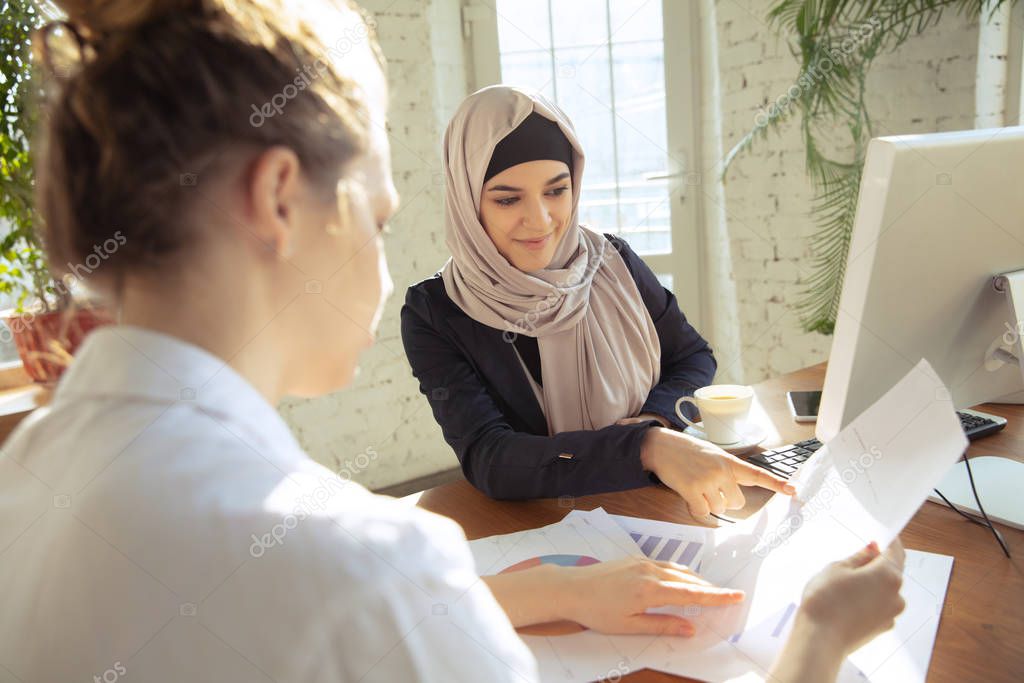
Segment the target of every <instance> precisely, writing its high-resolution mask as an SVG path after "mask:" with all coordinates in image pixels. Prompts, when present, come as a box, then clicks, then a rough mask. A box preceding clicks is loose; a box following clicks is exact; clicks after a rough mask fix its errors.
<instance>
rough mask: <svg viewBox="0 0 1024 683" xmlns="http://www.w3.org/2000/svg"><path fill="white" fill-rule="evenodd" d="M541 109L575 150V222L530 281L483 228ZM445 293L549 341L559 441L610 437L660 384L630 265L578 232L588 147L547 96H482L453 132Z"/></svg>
mask: <svg viewBox="0 0 1024 683" xmlns="http://www.w3.org/2000/svg"><path fill="white" fill-rule="evenodd" d="M533 111H537V113H539V114H541V115H542V116H544V117H545V118H548V119H551V120H552V121H555V122H556V123H558V125H559V127H560V128H561V129H562V132H563V133H564V134H565V137H566V138H568V140H569V142H570V144H571V145H572V148H573V168H572V169H571V171H572V215H571V216H570V218H569V225H570V226H571V227H569V228H568V229H567V230H566V231H565V233H564V236H563V238H562V241H561V243H560V244H559V246H558V248H557V250H556V251H555V255H554V258H553V259H552V261H551V264H550V265H549V266H548V267H547V268H545V269H544V270H539V271H534V272H529V273H527V272H523V271H521V270H518V269H517V268H515V267H514V266H512V265H511V264H510V263H509V262H508V260H507V259H506V258H505V257H504V256H502V255H501V254H500V253H498V250H497V248H496V247H495V246H494V243H493V242H491V238H490V237H488V235H487V233H486V232H485V230H484V227H483V225H482V224H481V223H480V218H479V216H480V194H481V192H482V190H483V184H484V175H485V173H486V171H487V165H488V164H489V163H490V160H491V153H492V152H493V151H494V148H495V146H496V145H497V144H498V142H499V141H501V139H502V138H504V137H505V136H506V135H508V134H509V133H511V132H512V131H513V130H515V128H516V127H517V126H518V125H519V124H520V123H521V122H522V121H523V119H525V118H526V117H527V116H529V114H530V113H531V112H533ZM444 166H445V174H446V177H447V182H446V193H445V213H446V223H447V225H446V231H445V235H446V242H447V245H448V249H449V250H450V251H451V254H452V257H451V259H449V261H448V263H447V264H445V267H444V270H443V271H442V273H441V274H442V277H443V278H444V284H445V289H446V290H447V292H448V296H449V297H451V299H452V301H454V302H455V304H456V305H457V306H458V307H459V308H461V309H462V310H463V311H464V312H465V313H466V315H468V316H469V317H471V318H473V319H474V320H476V321H478V322H481V323H483V324H484V325H487V326H489V327H493V328H496V329H500V330H504V332H505V334H504V337H505V341H507V342H509V343H512V342H513V341H515V338H516V335H517V334H525V335H528V336H532V337H537V342H538V347H539V349H540V363H541V374H542V376H543V381H544V384H543V397H542V398H543V400H542V401H541V404H542V407H543V410H544V414H545V416H546V417H547V421H548V430H549V433H550V434H558V433H560V432H565V431H572V430H577V429H601V428H602V427H606V426H608V425H610V424H613V423H615V421H616V420H619V419H621V418H624V417H630V416H633V415H636V414H637V413H638V412H639V411H640V408H641V407H642V406H643V404H644V401H646V399H647V395H648V394H649V393H650V391H651V389H652V388H653V387H654V386H655V385H656V384H657V383H658V377H659V373H660V358H661V345H660V343H659V342H658V335H657V331H656V330H655V328H654V321H653V320H651V315H650V313H649V312H648V311H647V307H646V306H645V305H644V302H643V300H642V299H641V297H640V292H639V290H638V289H637V287H636V283H635V282H634V280H633V278H632V276H630V274H629V270H628V269H627V268H626V264H625V262H624V261H623V260H622V256H620V255H619V253H618V251H617V250H616V249H615V247H614V246H613V245H612V244H611V243H610V242H609V241H608V240H607V239H606V238H605V237H604V236H603V235H601V234H600V233H597V232H594V231H593V230H591V229H589V228H587V227H584V226H582V225H579V224H578V222H577V221H578V214H579V211H578V210H579V201H580V187H581V182H580V181H581V179H582V176H583V150H582V148H581V147H580V144H579V141H578V140H577V139H576V134H575V131H574V130H573V127H572V122H570V121H569V118H568V117H567V116H566V115H565V113H564V112H562V110H561V109H559V108H558V105H556V104H554V103H553V102H551V101H550V100H548V99H547V98H545V97H544V96H543V95H540V94H537V93H531V92H526V91H523V90H520V89H518V88H510V87H507V86H491V87H488V88H484V89H483V90H479V91H477V92H476V93H474V94H472V95H470V96H469V97H468V98H466V100H465V101H464V102H463V103H462V105H461V106H460V107H459V109H458V111H456V112H455V115H454V116H453V117H452V120H451V122H450V123H449V124H448V130H447V131H445V135H444Z"/></svg>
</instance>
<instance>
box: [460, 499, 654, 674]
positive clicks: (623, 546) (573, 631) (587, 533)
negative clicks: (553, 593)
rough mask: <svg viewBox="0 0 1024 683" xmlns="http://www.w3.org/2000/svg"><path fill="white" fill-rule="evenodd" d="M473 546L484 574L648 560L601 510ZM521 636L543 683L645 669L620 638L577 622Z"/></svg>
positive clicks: (547, 626) (531, 630) (529, 630)
mask: <svg viewBox="0 0 1024 683" xmlns="http://www.w3.org/2000/svg"><path fill="white" fill-rule="evenodd" d="M469 547H470V550H471V551H472V553H473V559H474V560H475V562H476V568H477V572H478V573H479V574H480V575H481V576H487V575H490V574H500V573H502V572H512V571H518V570H521V569H526V568H529V567H534V566H537V565H540V564H557V565H562V566H577V567H582V566H586V565H589V564H596V563H597V562H606V561H609V560H619V559H623V558H627V557H642V556H643V554H642V553H641V552H640V548H639V547H638V546H637V545H636V543H634V542H633V539H632V538H630V537H629V534H627V533H626V532H625V531H623V530H622V528H621V527H620V526H619V525H618V524H616V523H615V522H614V521H612V519H611V517H610V516H609V515H608V514H607V513H606V512H605V511H604V510H602V509H600V508H598V509H596V510H592V511H590V512H581V511H578V510H574V511H573V512H572V513H570V514H569V515H567V516H566V517H565V518H564V519H563V520H562V521H560V522H556V523H555V524H550V525H548V526H545V527H541V528H539V529H529V530H527V531H520V532H517V533H513V534H505V535H503V536H491V537H490V538H481V539H479V540H476V541H471V542H470V544H469ZM595 597H596V598H597V599H599V596H595ZM519 634H520V636H521V637H522V638H523V641H524V642H525V643H526V645H527V647H529V648H530V650H531V651H532V652H533V655H534V657H536V658H537V667H538V670H539V672H540V676H541V680H542V681H592V680H598V679H603V678H613V679H615V678H619V677H621V676H623V675H625V674H626V673H629V672H630V671H635V670H638V669H639V668H640V667H638V666H636V665H635V664H632V658H631V656H630V654H629V653H628V652H627V651H625V650H623V649H622V648H621V646H620V645H619V644H618V643H617V641H616V638H615V637H609V636H606V635H603V634H600V633H595V632H594V631H590V630H587V629H584V628H583V627H581V626H579V625H578V624H574V623H571V622H555V623H551V624H541V625H538V626H531V627H527V628H524V629H520V630H519Z"/></svg>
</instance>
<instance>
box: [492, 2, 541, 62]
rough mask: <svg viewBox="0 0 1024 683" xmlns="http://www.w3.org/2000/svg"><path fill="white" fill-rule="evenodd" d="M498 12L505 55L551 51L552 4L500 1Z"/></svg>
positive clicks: (499, 35)
mask: <svg viewBox="0 0 1024 683" xmlns="http://www.w3.org/2000/svg"><path fill="white" fill-rule="evenodd" d="M495 9H496V11H497V13H498V43H499V44H500V45H501V52H502V53H505V52H519V51H521V50H538V49H550V48H551V40H550V36H551V33H550V27H549V25H548V0H498V3H497V5H495ZM502 61H503V62H504V60H502ZM502 67H504V63H503V64H502Z"/></svg>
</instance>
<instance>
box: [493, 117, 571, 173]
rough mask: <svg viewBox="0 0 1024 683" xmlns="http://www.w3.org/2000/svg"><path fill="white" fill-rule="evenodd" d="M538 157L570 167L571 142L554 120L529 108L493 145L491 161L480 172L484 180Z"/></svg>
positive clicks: (536, 159) (535, 159)
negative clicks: (513, 128) (495, 144)
mask: <svg viewBox="0 0 1024 683" xmlns="http://www.w3.org/2000/svg"><path fill="white" fill-rule="evenodd" d="M540 159H551V160H554V161H564V162H565V165H566V166H568V167H569V171H570V172H571V171H572V145H571V144H569V139H568V138H566V137H565V134H564V133H562V129H561V128H559V127H558V124H557V123H555V122H554V121H552V120H551V119H547V118H544V116H542V115H541V114H538V113H537V112H533V113H531V114H530V115H529V116H527V117H526V118H525V119H523V122H522V123H520V124H519V125H518V126H516V128H515V130H513V131H512V132H511V133H509V134H508V135H506V136H505V137H504V138H502V139H501V141H500V142H499V143H498V144H497V146H496V147H495V148H494V153H493V154H491V163H489V164H488V165H487V173H485V174H484V182H485V183H486V182H487V181H488V180H490V179H491V178H493V177H494V176H496V175H498V174H499V173H501V172H502V171H504V170H505V169H506V168H512V167H513V166H515V165H516V164H524V163H526V162H527V161H538V160H540Z"/></svg>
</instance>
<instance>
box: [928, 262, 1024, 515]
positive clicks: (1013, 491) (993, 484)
mask: <svg viewBox="0 0 1024 683" xmlns="http://www.w3.org/2000/svg"><path fill="white" fill-rule="evenodd" d="M993 284H994V286H995V288H996V291H999V292H1002V293H1003V294H1005V295H1006V297H1007V303H1008V304H1009V306H1010V320H1013V321H1015V322H1016V324H1015V326H1014V330H1015V331H1016V335H1014V334H1013V331H1012V330H1011V331H1010V332H1008V334H1009V336H1010V339H1006V340H1003V341H1004V343H1005V345H1003V346H993V348H991V349H989V354H988V356H987V357H986V359H985V366H986V369H989V370H994V369H997V368H998V366H999V365H1002V364H1007V363H1008V364H1015V365H1017V366H1018V367H1020V368H1021V377H1022V379H1024V364H1022V363H1021V361H1020V359H1021V349H1022V348H1024V342H1022V339H1021V337H1024V334H1022V333H1024V270H1018V271H1015V272H1013V273H1007V274H1006V275H1000V276H998V277H996V278H995V280H994V281H993ZM981 443H984V442H983V441H982V442H981ZM971 474H973V475H974V486H975V488H976V489H977V491H978V496H979V497H980V498H981V504H982V505H983V506H984V507H985V513H986V514H987V515H988V516H989V519H991V520H992V521H994V522H1001V523H1003V524H1006V525H1008V526H1012V527H1014V528H1017V529H1024V463H1021V462H1018V461H1016V460H1011V459H1010V458H1004V457H1000V456H976V457H972V458H971ZM936 488H937V489H938V490H939V491H941V492H942V495H944V496H945V497H946V498H948V499H949V502H951V503H953V504H954V505H956V506H957V507H958V508H960V509H961V510H963V511H964V512H967V513H969V514H973V515H976V516H980V515H981V511H980V510H979V509H978V504H977V502H976V501H975V500H974V493H973V491H971V483H970V478H969V477H968V474H967V466H966V465H965V464H964V463H963V462H958V463H957V464H956V465H955V466H954V467H953V469H951V470H950V471H949V473H948V474H946V478H945V479H943V480H942V483H941V484H939V485H938V486H937V487H936ZM928 499H929V500H932V501H935V502H937V503H939V502H942V501H941V499H940V498H939V497H938V496H929V498H928Z"/></svg>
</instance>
